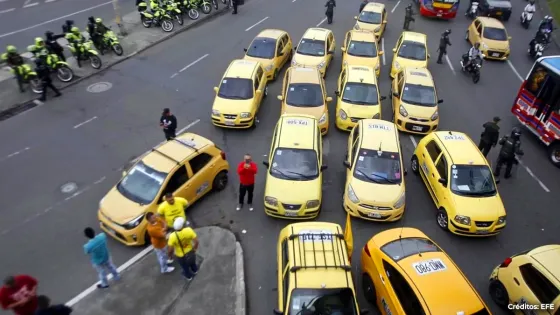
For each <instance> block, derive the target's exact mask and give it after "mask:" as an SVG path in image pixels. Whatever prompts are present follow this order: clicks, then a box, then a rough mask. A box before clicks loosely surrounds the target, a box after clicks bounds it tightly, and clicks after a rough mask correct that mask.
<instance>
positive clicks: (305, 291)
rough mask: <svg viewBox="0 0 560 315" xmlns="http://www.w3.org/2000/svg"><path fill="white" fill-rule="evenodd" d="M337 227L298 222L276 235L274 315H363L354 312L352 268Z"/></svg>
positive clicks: (327, 224)
mask: <svg viewBox="0 0 560 315" xmlns="http://www.w3.org/2000/svg"><path fill="white" fill-rule="evenodd" d="M342 234H343V229H342V227H341V226H340V225H338V224H336V223H330V222H301V223H294V224H290V225H288V226H286V227H285V228H283V229H282V230H281V231H280V235H279V236H278V246H277V248H276V252H277V263H278V266H277V269H276V270H277V273H278V290H277V291H278V308H276V309H274V314H277V315H284V314H285V315H288V314H289V315H296V314H348V315H358V314H361V315H363V314H367V313H368V311H367V310H362V311H358V310H359V309H358V302H357V299H356V290H355V289H354V283H353V278H352V266H351V265H350V261H349V259H348V252H347V250H346V242H345V241H344V237H343V236H342Z"/></svg>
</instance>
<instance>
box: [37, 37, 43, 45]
mask: <svg viewBox="0 0 560 315" xmlns="http://www.w3.org/2000/svg"><path fill="white" fill-rule="evenodd" d="M44 43H45V41H44V40H43V39H42V38H41V37H35V45H37V46H41V45H43V44H44Z"/></svg>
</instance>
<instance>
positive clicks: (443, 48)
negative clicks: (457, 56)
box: [437, 29, 451, 64]
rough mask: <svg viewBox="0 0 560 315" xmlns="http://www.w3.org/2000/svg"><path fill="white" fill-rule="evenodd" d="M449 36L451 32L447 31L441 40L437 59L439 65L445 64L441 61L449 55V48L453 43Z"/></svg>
mask: <svg viewBox="0 0 560 315" xmlns="http://www.w3.org/2000/svg"><path fill="white" fill-rule="evenodd" d="M449 34H451V30H449V29H448V30H445V32H443V33H442V34H441V38H440V39H439V48H438V51H439V55H438V59H437V63H439V64H442V63H443V62H442V61H441V58H442V57H443V55H447V46H451V41H449Z"/></svg>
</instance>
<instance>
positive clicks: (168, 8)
mask: <svg viewBox="0 0 560 315" xmlns="http://www.w3.org/2000/svg"><path fill="white" fill-rule="evenodd" d="M164 5H165V13H167V14H168V15H169V16H171V17H172V18H173V19H174V20H175V21H177V23H179V25H183V23H184V22H185V21H184V20H183V13H182V12H181V10H180V9H179V8H178V6H177V3H175V2H173V0H167V1H166V2H165V4H164Z"/></svg>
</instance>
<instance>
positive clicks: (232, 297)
mask: <svg viewBox="0 0 560 315" xmlns="http://www.w3.org/2000/svg"><path fill="white" fill-rule="evenodd" d="M195 231H196V233H197V234H198V239H199V242H200V246H199V250H198V252H197V262H198V264H199V266H200V271H199V272H198V274H197V275H196V276H195V278H194V279H193V280H192V281H190V282H189V281H186V280H185V279H184V278H183V277H182V276H181V274H180V273H181V271H180V270H181V269H180V267H179V266H178V265H177V263H174V265H175V267H176V269H175V271H173V273H171V274H166V275H162V274H160V273H159V266H158V264H157V260H156V257H155V254H154V253H153V252H152V251H148V250H146V251H145V252H147V253H148V254H146V255H145V256H144V257H142V258H140V259H139V260H138V261H137V262H136V263H134V264H132V265H131V266H130V267H129V268H127V269H126V270H125V271H124V272H121V277H122V279H121V280H120V281H118V282H113V281H111V282H110V285H111V287H110V288H108V289H105V290H98V289H95V288H93V287H92V288H91V289H88V290H86V292H90V291H91V293H90V294H89V295H87V296H85V297H83V298H81V299H80V297H81V295H79V296H77V297H76V298H74V299H73V300H72V301H70V302H68V303H67V305H69V306H71V307H72V308H73V309H74V312H73V313H75V314H80V315H99V314H103V315H123V314H135V315H179V314H200V315H202V314H221V315H245V314H246V310H245V301H246V300H245V299H246V297H245V280H244V270H243V250H242V249H241V245H240V244H239V242H237V241H236V240H235V236H234V234H233V233H232V232H230V231H229V230H226V229H223V228H220V227H215V226H210V227H203V228H199V229H195Z"/></svg>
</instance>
